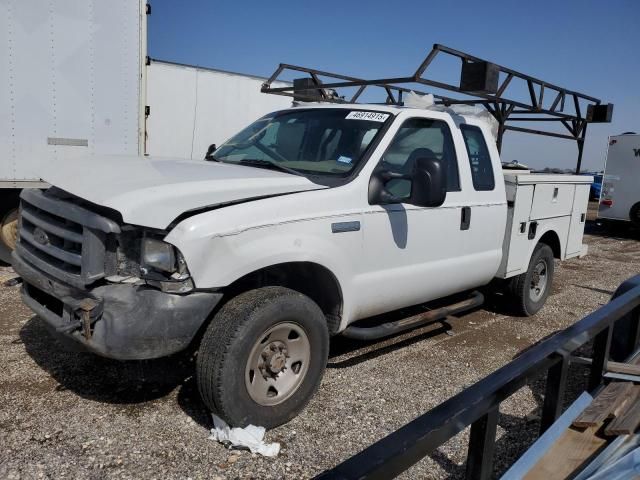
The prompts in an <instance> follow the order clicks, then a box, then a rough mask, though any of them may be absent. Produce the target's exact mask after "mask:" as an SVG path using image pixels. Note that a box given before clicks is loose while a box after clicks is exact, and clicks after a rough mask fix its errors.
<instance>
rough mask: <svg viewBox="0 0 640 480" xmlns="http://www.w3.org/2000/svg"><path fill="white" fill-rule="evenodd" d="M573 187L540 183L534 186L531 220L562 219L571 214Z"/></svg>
mask: <svg viewBox="0 0 640 480" xmlns="http://www.w3.org/2000/svg"><path fill="white" fill-rule="evenodd" d="M574 194H575V185H571V184H562V183H542V184H538V185H536V186H535V191H534V192H533V203H532V205H531V220H540V219H543V218H553V217H563V216H566V215H570V214H571V210H572V208H573V199H574Z"/></svg>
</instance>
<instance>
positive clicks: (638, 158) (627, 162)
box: [598, 134, 640, 227]
mask: <svg viewBox="0 0 640 480" xmlns="http://www.w3.org/2000/svg"><path fill="white" fill-rule="evenodd" d="M598 218H600V219H603V220H620V221H625V222H631V223H633V224H634V225H636V226H639V227H640V135H637V134H622V135H614V136H611V137H609V150H608V151H607V163H606V165H605V171H604V176H603V177H602V193H601V196H600V206H599V208H598Z"/></svg>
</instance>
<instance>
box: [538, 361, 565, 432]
mask: <svg viewBox="0 0 640 480" xmlns="http://www.w3.org/2000/svg"><path fill="white" fill-rule="evenodd" d="M556 355H558V357H559V358H558V362H557V363H556V364H555V365H553V366H552V367H551V368H550V369H549V372H548V373H547V385H546V388H545V393H544V405H543V406H542V415H541V419H540V435H542V434H543V433H544V432H546V431H547V429H548V428H549V427H550V426H551V424H552V423H553V422H555V421H556V420H557V419H558V417H559V416H560V414H561V413H562V403H563V401H564V393H565V389H566V385H567V371H568V370H569V354H568V353H567V352H562V353H558V354H556Z"/></svg>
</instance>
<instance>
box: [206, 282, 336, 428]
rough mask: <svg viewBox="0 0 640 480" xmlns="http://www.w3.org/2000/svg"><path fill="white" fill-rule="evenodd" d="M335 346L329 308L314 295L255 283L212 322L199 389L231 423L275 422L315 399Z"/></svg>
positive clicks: (266, 424) (207, 403)
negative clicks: (326, 310) (323, 307)
mask: <svg viewBox="0 0 640 480" xmlns="http://www.w3.org/2000/svg"><path fill="white" fill-rule="evenodd" d="M328 351H329V333H328V330H327V326H326V320H325V317H324V314H323V313H322V311H321V310H320V308H319V307H318V305H317V304H316V303H315V302H313V301H312V300H311V299H310V298H308V297H306V296H305V295H302V294H301V293H298V292H296V291H293V290H290V289H287V288H284V287H264V288H259V289H256V290H251V291H249V292H246V293H243V294H241V295H239V296H237V297H235V298H233V299H232V300H230V301H229V302H228V303H227V304H226V305H225V306H224V307H223V308H222V309H221V310H220V312H218V314H217V315H216V316H215V317H214V319H213V320H212V322H211V324H210V325H209V326H208V328H207V331H206V332H205V334H204V337H203V339H202V343H201V345H200V350H199V352H198V359H197V368H196V370H197V378H198V388H199V390H200V394H201V396H202V399H203V400H204V402H205V404H206V405H207V406H208V407H209V408H210V409H211V410H212V411H213V412H214V413H216V414H217V415H219V416H220V417H222V418H223V419H225V420H226V421H227V422H228V423H229V424H230V425H232V426H241V427H244V426H246V425H248V424H254V425H260V426H264V427H266V428H273V427H276V426H278V425H281V424H283V423H286V422H288V421H289V420H291V419H292V418H293V417H295V416H296V415H297V414H298V413H299V412H300V411H301V410H302V409H303V408H304V406H305V405H306V404H307V402H308V401H309V400H310V399H311V397H312V396H313V394H314V393H315V392H316V390H317V389H318V386H319V385H320V380H321V378H322V374H323V373H324V369H325V366H326V363H327V356H328Z"/></svg>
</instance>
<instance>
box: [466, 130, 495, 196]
mask: <svg viewBox="0 0 640 480" xmlns="http://www.w3.org/2000/svg"><path fill="white" fill-rule="evenodd" d="M460 131H461V132H462V138H464V144H465V147H466V148H467V155H468V156H469V164H470V167H471V179H472V180H473V188H474V189H475V190H476V191H480V192H487V191H492V190H493V189H495V187H496V181H495V176H494V172H493V164H492V162H491V154H490V153H489V149H488V148H487V143H486V141H485V138H484V135H483V134H482V130H480V128H478V127H475V126H473V125H460Z"/></svg>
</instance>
